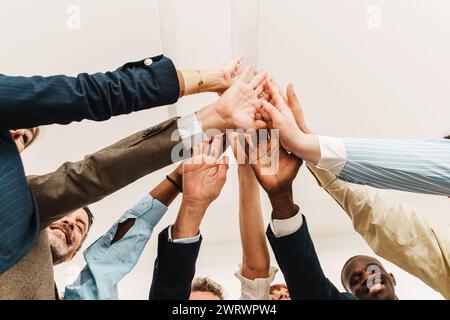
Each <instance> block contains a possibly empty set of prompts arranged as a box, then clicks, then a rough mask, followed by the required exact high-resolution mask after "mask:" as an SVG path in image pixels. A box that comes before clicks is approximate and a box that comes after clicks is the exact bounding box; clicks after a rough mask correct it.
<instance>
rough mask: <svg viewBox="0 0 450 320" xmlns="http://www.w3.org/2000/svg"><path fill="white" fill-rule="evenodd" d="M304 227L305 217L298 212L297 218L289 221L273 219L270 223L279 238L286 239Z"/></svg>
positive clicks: (294, 217)
mask: <svg viewBox="0 0 450 320" xmlns="http://www.w3.org/2000/svg"><path fill="white" fill-rule="evenodd" d="M302 225H303V216H302V214H301V213H300V212H298V213H297V214H296V215H295V216H293V217H292V218H289V219H284V220H277V219H273V220H272V221H271V222H270V228H271V229H272V232H273V234H274V235H275V237H277V238H281V237H285V236H288V235H291V234H293V233H295V232H297V231H298V230H299V229H300V228H301V227H302Z"/></svg>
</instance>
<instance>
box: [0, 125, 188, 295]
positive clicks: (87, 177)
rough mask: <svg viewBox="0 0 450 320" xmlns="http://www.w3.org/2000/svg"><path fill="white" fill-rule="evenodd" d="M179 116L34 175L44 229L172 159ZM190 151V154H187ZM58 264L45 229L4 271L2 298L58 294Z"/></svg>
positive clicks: (31, 179)
mask: <svg viewBox="0 0 450 320" xmlns="http://www.w3.org/2000/svg"><path fill="white" fill-rule="evenodd" d="M176 120H177V119H176V118H173V119H170V120H168V121H165V122H163V123H160V124H158V125H156V126H154V127H151V128H149V129H147V130H143V131H141V132H138V133H135V134H133V135H131V136H129V137H128V138H125V139H123V140H121V141H119V142H117V143H115V144H113V145H111V146H109V147H107V148H104V149H102V150H100V151H98V152H96V153H94V154H92V155H88V156H86V157H85V159H84V160H82V161H79V162H75V163H72V162H67V163H65V164H63V165H62V166H61V167H59V168H58V169H57V170H56V171H55V172H52V173H49V174H46V175H43V176H32V177H29V183H30V186H31V188H32V189H33V192H34V193H35V195H36V199H37V203H38V204H39V207H40V215H41V230H43V229H44V228H45V227H47V226H48V225H49V224H50V223H52V222H54V221H56V220H58V219H60V218H61V217H63V216H64V215H65V214H67V213H69V212H71V211H73V210H75V209H77V208H80V207H83V206H85V205H88V204H90V203H93V202H96V201H98V200H100V199H102V198H103V197H105V196H107V195H109V194H111V193H113V192H114V191H117V190H119V189H120V188H122V187H124V186H126V185H128V184H130V183H132V182H134V181H136V180H137V179H139V178H141V177H143V176H145V175H147V174H149V173H151V172H153V171H156V170H158V169H160V168H162V167H165V166H167V165H169V164H170V163H172V161H171V151H172V148H173V147H175V145H176V144H178V143H180V141H179V140H174V141H172V139H171V136H172V133H173V132H174V131H175V130H177V122H176ZM185 154H186V153H185ZM53 287H54V283H53V263H52V260H51V254H50V247H49V244H48V239H47V235H46V230H43V231H42V233H41V235H40V237H39V240H38V242H37V244H36V245H35V246H34V247H33V249H32V250H31V251H30V252H29V253H28V254H27V255H26V256H25V257H24V258H23V259H22V260H20V261H19V263H17V264H16V265H15V266H13V267H12V268H10V269H9V270H7V271H6V272H5V273H3V274H2V275H0V300H4V299H23V300H28V299H54V298H55V295H54V290H53Z"/></svg>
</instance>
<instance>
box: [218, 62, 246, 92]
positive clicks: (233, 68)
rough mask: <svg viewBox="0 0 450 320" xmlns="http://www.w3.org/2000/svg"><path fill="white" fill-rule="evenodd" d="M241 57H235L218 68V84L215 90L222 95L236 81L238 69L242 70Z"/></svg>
mask: <svg viewBox="0 0 450 320" xmlns="http://www.w3.org/2000/svg"><path fill="white" fill-rule="evenodd" d="M242 60H243V57H242V56H241V57H237V58H235V59H233V60H231V61H230V62H228V63H226V64H225V65H223V66H222V67H221V68H219V70H218V72H217V75H218V80H219V81H218V86H217V90H216V92H217V93H218V94H219V95H222V94H223V93H224V92H225V91H226V90H228V88H229V87H231V86H232V85H233V83H234V82H235V81H236V79H237V76H238V74H239V71H242Z"/></svg>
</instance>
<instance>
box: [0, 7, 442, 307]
mask: <svg viewBox="0 0 450 320" xmlns="http://www.w3.org/2000/svg"><path fill="white" fill-rule="evenodd" d="M160 4H161V6H159V3H158V1H156V0H152V1H149V0H146V1H144V0H134V1H128V2H111V1H106V0H96V1H88V0H73V1H67V0H60V1H57V2H55V1H51V0H41V1H39V2H37V1H31V0H28V1H26V0H16V1H14V2H4V3H2V4H1V5H0V8H1V10H0V38H1V39H2V50H0V71H1V73H4V74H20V75H32V74H43V75H50V74H60V73H65V74H71V75H74V74H76V73H78V72H96V71H106V70H111V69H114V68H116V67H118V66H120V65H121V64H123V63H125V62H127V61H130V60H138V59H142V58H145V57H147V56H152V55H155V54H158V53H160V52H161V51H162V50H163V49H164V52H166V53H167V54H168V55H170V56H171V57H172V58H173V60H174V61H175V63H176V65H177V66H178V67H183V68H192V67H195V68H200V67H212V66H217V65H220V64H222V63H224V62H225V61H227V60H228V59H230V58H231V57H232V55H233V53H236V52H238V51H239V48H240V49H241V52H243V53H244V54H247V55H250V58H251V60H252V61H256V62H257V64H258V66H259V67H261V68H265V69H266V70H268V71H269V72H270V73H271V74H272V75H273V77H275V78H276V79H277V80H278V81H279V82H280V83H281V84H283V85H285V84H287V83H288V82H293V83H294V85H295V87H296V88H297V91H298V94H299V96H300V97H301V101H302V104H303V106H304V109H305V112H306V116H307V119H308V122H309V123H310V126H311V127H312V128H313V129H314V130H316V131H317V132H320V133H322V134H328V135H337V136H359V137H393V138H409V137H435V136H442V135H443V134H445V133H449V130H450V128H449V127H448V123H449V119H450V108H449V100H450V99H449V98H450V97H449V92H450V90H449V84H448V83H449V81H448V75H449V74H450V63H449V62H448V61H449V60H448V57H449V56H450V42H449V41H447V39H448V34H449V31H450V21H449V20H448V18H447V17H448V12H449V11H450V3H448V1H445V0H433V1H421V0H395V1H392V0H391V1H387V0H378V1H377V0H374V1H366V0H347V1H326V0H316V1H306V0H291V1H288V0H282V1H275V0H260V1H259V5H258V1H251V3H249V2H246V4H247V5H248V6H250V7H252V9H251V10H253V11H254V16H253V15H250V16H249V17H248V19H245V15H242V14H240V15H239V14H236V12H233V10H235V9H234V8H236V7H235V6H236V2H234V3H232V1H230V0H214V1H211V0H195V1H182V0H162V2H161V3H160ZM71 5H77V6H78V7H79V8H80V9H81V28H80V29H79V30H78V29H76V30H70V29H69V28H68V27H67V19H68V18H69V14H67V13H66V9H67V8H68V7H69V6H71ZM241 5H242V4H241ZM371 5H375V6H376V7H374V8H375V11H376V10H377V8H378V9H379V10H380V11H379V12H380V22H381V24H380V26H379V27H380V29H371V28H370V27H371V26H372V27H373V26H374V25H373V24H372V25H370V24H369V26H368V25H367V23H368V21H369V22H371V21H372V22H373V20H371V18H373V16H371V15H370V14H369V15H368V14H367V13H366V10H367V9H368V8H369V7H370V6H371ZM371 8H373V7H371ZM240 10H249V8H248V7H247V8H244V9H242V8H241V9H240ZM255 17H257V19H255ZM242 19H243V20H242ZM375 20H376V19H375ZM231 21H233V22H234V26H232V24H231ZM255 21H259V24H258V27H259V31H258V33H256V35H257V38H256V39H250V38H249V39H248V42H245V41H244V40H245V39H240V38H239V39H237V38H236V35H237V34H242V33H247V32H248V34H251V32H252V29H251V28H252V27H254V24H253V23H254V22H255ZM375 22H376V21H375ZM160 26H162V29H161V30H160ZM375 26H376V23H375ZM239 28H240V29H239ZM242 28H246V29H245V30H244V29H242ZM236 29H239V30H241V32H240V33H237V32H236ZM253 31H254V30H253ZM161 35H162V36H161ZM249 43H251V44H252V45H251V46H250V45H248V44H249ZM255 46H256V47H257V48H256V50H254V47H255ZM214 99H216V97H215V96H214V95H212V94H205V95H201V96H196V97H188V98H186V99H183V100H181V101H180V102H179V103H178V104H177V110H176V112H178V114H180V115H184V114H187V113H190V112H192V111H193V110H195V109H197V108H199V107H200V106H203V105H205V104H208V103H210V102H211V101H213V100H214ZM172 112H174V110H173V109H172ZM168 116H169V113H168V110H167V108H164V107H163V108H158V109H153V110H149V111H145V112H141V113H139V114H133V115H130V116H125V117H118V118H115V119H113V120H111V121H108V122H105V123H93V122H83V123H77V124H72V125H70V126H64V127H62V126H49V127H46V128H45V129H44V134H43V136H42V137H41V139H40V140H39V141H38V143H37V144H36V145H35V146H33V147H32V148H30V150H28V151H27V152H26V153H25V154H24V162H25V165H26V169H27V172H28V173H33V174H41V173H46V172H49V171H51V170H54V169H55V168H56V167H57V166H58V165H59V164H61V163H63V162H64V161H66V160H70V161H74V160H78V159H81V158H82V157H83V156H84V155H85V154H87V153H91V152H94V151H95V150H97V149H99V148H101V147H103V146H106V145H108V144H110V143H113V142H115V141H117V140H118V139H120V138H122V137H125V136H127V135H128V134H131V133H133V132H135V131H138V130H140V129H143V128H146V127H148V126H151V125H152V124H156V123H158V122H160V121H162V120H164V119H166V118H167V117H168ZM149 161H151V159H149ZM169 170H170V168H166V169H163V170H160V171H159V172H156V173H154V174H152V175H151V176H149V177H145V178H143V179H141V180H140V181H138V182H136V183H134V184H132V185H131V186H129V187H127V188H125V189H123V190H121V191H119V192H117V193H116V194H114V195H112V196H110V197H108V198H106V199H105V200H103V201H101V202H100V203H97V204H95V205H93V206H92V209H93V211H94V212H95V213H96V217H97V219H96V223H95V225H94V227H93V229H92V231H91V234H90V236H89V239H88V242H89V241H93V240H94V239H96V238H97V237H98V236H99V235H101V234H102V233H103V232H105V231H106V230H107V229H108V228H109V226H110V225H111V223H112V222H113V220H114V219H116V218H118V217H119V216H120V215H121V213H122V212H123V211H124V210H126V209H127V208H128V207H130V206H131V205H132V204H133V203H134V202H135V201H136V200H137V199H139V198H140V197H141V195H142V194H144V193H145V192H147V191H148V190H149V189H151V188H152V187H153V186H154V185H156V184H157V183H158V182H159V181H160V180H161V179H163V177H164V176H165V174H167V173H168V172H169ZM295 193H296V200H297V202H298V203H299V204H300V205H301V208H302V211H303V212H304V214H305V215H306V216H307V217H308V222H309V225H310V230H311V232H312V234H313V238H314V240H315V243H316V246H317V249H318V252H319V256H320V257H321V261H322V265H323V267H324V269H325V270H326V272H327V274H328V275H329V277H330V278H331V279H332V280H334V281H335V282H336V284H339V272H340V268H341V266H342V264H343V262H344V261H345V260H346V259H347V258H348V257H349V256H350V255H352V254H355V253H370V251H369V249H368V248H367V246H365V244H364V242H363V241H362V240H361V239H360V238H359V236H357V235H355V234H354V232H353V230H352V228H351V224H350V223H349V221H348V219H347V218H346V217H345V216H344V214H342V212H341V210H340V208H339V207H338V206H337V205H336V204H335V203H334V202H333V201H332V200H331V199H330V198H329V197H328V196H327V195H326V194H325V193H324V192H323V191H322V190H320V189H319V188H318V187H317V185H316V184H315V182H314V180H313V179H312V178H311V177H310V176H309V175H308V174H307V172H306V171H305V170H304V169H302V171H301V173H300V175H299V177H298V179H297V180H296V183H295ZM389 193H392V194H394V195H396V196H398V197H399V198H401V199H403V200H405V201H408V202H410V203H411V204H413V205H414V206H415V207H416V208H417V209H418V210H421V211H422V212H423V213H424V214H426V215H427V216H429V217H430V219H432V220H434V221H436V222H438V223H449V222H450V218H449V210H448V199H443V198H442V199H441V198H437V197H430V196H424V195H410V194H405V193H400V192H395V193H394V192H389ZM178 205H179V200H178V201H176V202H175V203H174V204H173V206H172V208H171V209H170V210H169V212H168V214H167V216H166V217H165V218H164V219H163V221H162V222H161V224H160V227H159V228H158V229H157V230H156V231H155V232H158V231H159V230H161V229H162V228H163V227H165V226H166V225H168V224H169V223H171V222H173V220H174V218H175V215H176V210H177V207H178ZM263 205H264V211H265V214H266V215H267V214H269V213H270V204H269V203H268V201H267V199H265V198H264V203H263ZM237 221H238V220H237V197H236V174H235V172H234V170H231V172H230V174H229V179H228V182H227V184H226V186H225V188H224V191H223V194H222V195H221V197H220V198H219V199H218V200H217V201H216V202H215V203H214V204H213V205H212V206H211V208H210V210H209V214H208V215H207V217H206V218H205V221H204V223H203V226H202V233H203V234H204V237H205V241H204V246H203V249H202V252H201V256H200V259H199V264H198V265H199V270H198V271H199V275H204V274H209V275H211V276H213V278H216V279H217V280H221V282H223V283H226V287H227V291H228V293H229V297H230V298H235V297H237V296H238V291H239V286H238V282H237V280H233V276H232V272H233V271H234V266H235V265H236V264H237V263H238V262H239V259H240V258H239V256H240V249H239V245H238V243H239V242H238V241H239V240H238V239H239V238H238V227H237ZM224 226H227V227H226V228H225V227H224ZM155 247H156V236H155V237H153V239H152V240H151V241H150V244H149V246H148V249H147V250H146V252H145V253H144V255H143V257H142V259H141V261H140V263H139V264H138V266H137V268H136V270H135V272H133V273H132V274H130V275H129V276H128V277H127V278H126V279H125V280H124V281H123V282H122V283H121V286H120V289H121V298H143V299H145V298H146V296H147V292H148V288H149V286H150V279H151V273H152V265H153V261H154V252H155ZM82 266H83V260H82V257H81V256H79V257H78V258H76V259H75V261H74V262H73V263H71V264H66V265H63V266H60V267H58V268H56V270H57V271H56V278H57V282H58V283H59V284H60V285H62V284H63V283H64V282H65V281H66V280H67V278H69V277H70V276H71V275H72V274H73V273H74V270H78V269H79V268H80V267H82ZM388 266H389V267H391V265H389V264H388ZM389 269H391V268H389ZM392 270H394V271H393V272H394V274H395V275H396V276H397V278H398V280H399V281H398V282H399V285H398V290H399V296H400V297H401V298H413V299H417V298H438V297H439V296H438V295H437V294H435V293H434V292H433V291H432V290H431V289H429V288H426V287H425V286H424V285H422V284H421V282H420V281H418V280H416V279H414V278H413V277H411V276H409V275H408V274H406V273H404V272H402V271H401V270H398V269H396V268H394V267H392Z"/></svg>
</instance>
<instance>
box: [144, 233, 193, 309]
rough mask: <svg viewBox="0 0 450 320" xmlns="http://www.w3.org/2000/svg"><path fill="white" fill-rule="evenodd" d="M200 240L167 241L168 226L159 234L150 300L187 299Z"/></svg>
mask: <svg viewBox="0 0 450 320" xmlns="http://www.w3.org/2000/svg"><path fill="white" fill-rule="evenodd" d="M201 242H202V239H201V238H200V241H198V242H195V243H189V244H184V243H173V242H169V227H167V228H166V229H165V230H163V231H162V232H161V233H160V234H159V237H158V257H157V258H156V261H155V267H154V271H153V281H152V286H151V288H150V295H149V299H150V300H189V295H190V294H191V286H192V280H193V279H194V275H195V263H196V262H197V257H198V253H199V251H200V246H201Z"/></svg>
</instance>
